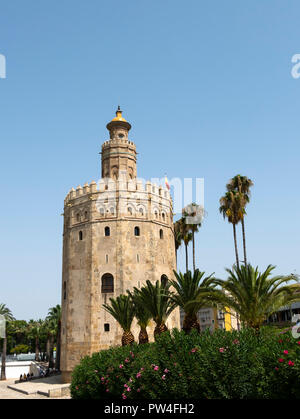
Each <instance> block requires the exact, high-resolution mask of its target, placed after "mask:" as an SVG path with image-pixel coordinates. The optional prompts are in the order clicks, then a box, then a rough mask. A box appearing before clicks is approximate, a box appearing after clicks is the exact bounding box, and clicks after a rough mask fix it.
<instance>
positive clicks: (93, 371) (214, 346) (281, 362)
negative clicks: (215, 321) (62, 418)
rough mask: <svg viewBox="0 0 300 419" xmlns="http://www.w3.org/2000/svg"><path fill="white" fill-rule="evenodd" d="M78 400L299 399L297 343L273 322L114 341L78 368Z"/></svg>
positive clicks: (75, 387) (299, 347) (299, 346)
mask: <svg viewBox="0 0 300 419" xmlns="http://www.w3.org/2000/svg"><path fill="white" fill-rule="evenodd" d="M71 394H72V397H73V398H74V399H106V400H108V399H128V400H129V399H135V400H142V399H168V400H171V399H177V400H178V399H272V398H273V399H274V398H281V399H291V398H294V399H295V398H300V341H297V340H296V339H294V338H293V337H292V336H291V334H290V332H288V333H285V334H278V332H277V333H276V332H274V330H271V329H270V328H262V329H261V330H260V331H259V332H258V333H257V332H255V331H254V330H252V329H243V330H242V331H240V332H238V331H233V332H226V331H222V330H217V331H215V332H214V333H213V334H210V333H209V331H207V332H205V333H201V334H200V335H199V334H198V333H197V332H192V333H191V334H190V335H186V334H185V333H184V332H180V331H178V330H177V329H174V330H173V331H172V332H171V333H170V332H165V333H163V334H162V335H161V336H160V337H159V338H158V339H157V341H156V342H154V343H149V344H145V345H136V344H134V345H132V346H126V347H114V348H111V349H108V350H104V351H101V352H99V353H95V354H93V355H92V356H91V357H85V358H83V359H82V361H81V363H80V364H79V365H78V366H77V367H76V368H75V370H74V372H73V376H72V384H71Z"/></svg>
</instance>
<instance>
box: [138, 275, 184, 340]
mask: <svg viewBox="0 0 300 419" xmlns="http://www.w3.org/2000/svg"><path fill="white" fill-rule="evenodd" d="M169 288H170V284H169V281H168V282H166V283H160V282H159V281H156V283H155V285H153V284H152V282H150V281H149V280H147V281H146V285H145V286H144V287H142V288H141V289H138V288H136V287H135V288H134V292H135V293H136V294H137V295H138V296H139V301H140V302H141V304H143V306H144V307H145V308H146V309H147V310H148V311H149V312H150V313H151V316H152V318H153V320H154V322H155V323H156V326H155V329H154V338H155V339H156V338H157V336H158V335H160V334H161V333H163V332H166V331H167V330H168V328H167V326H166V321H167V319H168V317H169V315H170V314H171V313H172V311H173V310H174V309H175V308H176V304H175V303H174V301H173V300H172V299H171V293H170V291H169Z"/></svg>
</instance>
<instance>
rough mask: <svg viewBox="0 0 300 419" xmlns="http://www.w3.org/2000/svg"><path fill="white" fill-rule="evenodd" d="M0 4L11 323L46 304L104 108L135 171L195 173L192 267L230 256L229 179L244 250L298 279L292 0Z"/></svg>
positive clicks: (54, 296) (92, 168)
mask: <svg viewBox="0 0 300 419" xmlns="http://www.w3.org/2000/svg"><path fill="white" fill-rule="evenodd" d="M0 9H1V14H0V54H3V55H5V57H6V60H7V78H6V79H0V128H1V130H0V139H1V165H0V171H1V180H2V199H1V201H2V205H1V231H2V240H1V242H0V251H1V264H0V266H1V269H0V272H1V293H0V301H1V302H3V303H6V304H7V305H8V306H9V307H10V308H11V309H12V311H13V313H14V315H15V316H16V317H17V318H24V319H29V318H39V317H44V316H45V315H46V314H47V311H48V308H49V307H51V306H54V305H56V304H57V303H60V286H61V259H62V257H61V251H62V221H63V219H62V216H61V213H62V212H63V200H64V197H65V195H66V194H67V193H68V191H69V189H70V188H71V187H73V186H74V187H76V186H77V185H78V184H84V183H85V182H87V181H88V182H90V181H92V180H96V181H97V180H98V178H99V176H100V160H99V155H98V153H99V151H100V149H101V144H102V142H103V141H105V140H107V139H108V133H107V131H106V128H105V125H106V123H107V122H108V121H109V120H111V119H112V117H113V115H114V112H115V109H116V106H117V105H118V104H120V105H121V107H122V109H123V111H124V114H123V115H124V117H125V118H126V119H127V120H129V121H130V122H131V124H132V126H133V128H132V131H131V133H130V138H131V140H133V141H134V142H135V143H136V145H137V149H138V152H139V160H138V174H139V176H141V177H143V178H146V179H148V178H149V179H150V178H152V177H161V176H163V175H164V173H165V172H167V174H168V177H169V179H170V178H172V177H180V178H184V177H192V178H196V177H203V178H204V179H205V205H206V211H207V217H206V219H205V222H204V224H203V227H202V228H201V231H200V233H199V234H198V235H197V247H196V252H197V264H198V266H199V267H200V269H201V270H205V271H206V272H208V273H211V272H216V274H217V275H218V276H222V277H223V276H224V267H228V266H231V265H232V263H233V262H234V248H233V240H232V228H231V226H230V225H228V223H227V222H224V221H223V219H222V217H221V215H220V214H219V212H218V205H219V198H220V196H221V195H222V194H223V193H224V190H225V184H226V182H227V181H228V180H229V179H230V178H231V177H232V176H234V175H235V174H237V173H241V174H243V175H247V176H248V177H250V178H251V179H252V180H253V181H254V183H255V186H254V187H253V190H252V200H251V203H250V205H249V207H248V211H247V212H248V216H247V219H246V233H247V247H248V258H249V260H250V261H251V262H252V263H253V264H255V265H258V266H259V267H260V268H261V269H263V268H265V267H266V266H267V265H268V264H269V263H272V264H275V265H276V266H277V268H276V273H282V274H287V273H291V272H294V273H296V272H297V273H300V262H299V251H300V246H299V206H300V198H299V174H298V171H299V151H300V147H299V135H300V134H299V132H300V130H299V128H300V123H299V120H300V119H299V101H300V79H294V78H293V77H292V76H291V69H292V66H293V64H292V63H291V59H292V56H293V55H294V54H296V53H300V27H299V17H300V4H299V2H298V1H296V0H295V1H293V0H285V1H284V0H280V1H279V0H264V1H261V0H251V1H250V0H248V1H243V2H241V1H240V0H229V1H226V2H225V1H223V0H218V1H217V0H215V1H213V0H212V1H210V2H207V1H202V0H188V1H178V0H172V1H171V0H163V1H161V0H151V1H144V0H130V1H127V2H124V1H120V0H115V1H114V2H105V1H100V0H98V1H96V0H88V1H86V2H82V1H77V0H76V1H75V0H61V1H57V0H55V1H43V2H38V1H37V0H26V2H25V1H24V0H13V1H7V0H6V1H4V0H0ZM239 239H240V236H239ZM240 248H241V246H240ZM179 268H181V269H183V268H184V253H183V250H182V253H181V254H180V255H179Z"/></svg>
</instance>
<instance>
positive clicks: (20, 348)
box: [10, 344, 29, 355]
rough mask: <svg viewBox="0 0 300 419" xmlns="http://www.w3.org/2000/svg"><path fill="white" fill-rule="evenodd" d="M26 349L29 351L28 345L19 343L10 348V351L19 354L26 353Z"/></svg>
mask: <svg viewBox="0 0 300 419" xmlns="http://www.w3.org/2000/svg"><path fill="white" fill-rule="evenodd" d="M28 351H29V346H28V345H23V344H20V345H17V346H15V347H14V348H12V349H11V350H10V353H11V354H17V355H19V354H27V353H28Z"/></svg>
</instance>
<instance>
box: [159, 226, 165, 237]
mask: <svg viewBox="0 0 300 419" xmlns="http://www.w3.org/2000/svg"><path fill="white" fill-rule="evenodd" d="M159 237H160V238H161V239H163V238H164V232H163V230H162V228H161V229H160V230H159Z"/></svg>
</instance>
